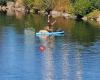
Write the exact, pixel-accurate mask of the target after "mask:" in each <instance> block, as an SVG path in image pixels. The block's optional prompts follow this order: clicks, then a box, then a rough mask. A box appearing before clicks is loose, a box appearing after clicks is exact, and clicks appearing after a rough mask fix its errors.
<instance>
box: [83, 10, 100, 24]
mask: <svg viewBox="0 0 100 80" xmlns="http://www.w3.org/2000/svg"><path fill="white" fill-rule="evenodd" d="M82 19H83V20H84V21H94V22H97V23H98V24H100V10H94V11H92V12H90V13H89V14H87V15H85V16H84V17H83V18H82Z"/></svg>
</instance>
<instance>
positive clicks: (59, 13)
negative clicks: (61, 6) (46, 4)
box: [51, 11, 62, 17]
mask: <svg viewBox="0 0 100 80" xmlns="http://www.w3.org/2000/svg"><path fill="white" fill-rule="evenodd" d="M61 14H62V13H61V12H59V11H51V15H52V16H53V17H58V16H61Z"/></svg>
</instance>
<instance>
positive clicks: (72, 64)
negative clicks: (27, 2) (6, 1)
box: [0, 15, 100, 80]
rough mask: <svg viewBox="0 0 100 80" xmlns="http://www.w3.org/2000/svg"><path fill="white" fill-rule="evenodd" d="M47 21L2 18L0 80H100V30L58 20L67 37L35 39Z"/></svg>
mask: <svg viewBox="0 0 100 80" xmlns="http://www.w3.org/2000/svg"><path fill="white" fill-rule="evenodd" d="M46 19H47V18H46V17H45V16H39V15H27V16H25V15H24V16H23V17H22V18H19V19H17V18H16V17H14V16H6V15H0V80H33V79H34V80H99V79H100V76H99V73H100V70H99V68H100V58H99V57H100V54H99V53H100V34H99V32H100V29H99V28H97V27H95V26H93V25H90V24H88V23H85V22H76V21H73V20H65V19H63V18H56V21H57V22H56V24H55V25H54V27H55V28H56V27H57V26H58V27H62V28H63V29H64V30H65V35H64V36H48V35H42V36H36V35H35V32H37V31H38V30H40V29H42V28H43V27H44V26H45V25H46V21H47V20H46ZM60 22H61V23H62V24H61V23H60Z"/></svg>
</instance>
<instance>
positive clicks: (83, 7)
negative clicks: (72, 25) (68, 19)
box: [74, 0, 92, 15]
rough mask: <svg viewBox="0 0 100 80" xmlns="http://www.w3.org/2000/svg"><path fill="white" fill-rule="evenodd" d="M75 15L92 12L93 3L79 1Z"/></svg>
mask: <svg viewBox="0 0 100 80" xmlns="http://www.w3.org/2000/svg"><path fill="white" fill-rule="evenodd" d="M74 5H75V6H74V7H75V14H77V15H78V14H79V15H85V14H87V13H88V12H90V10H91V6H92V4H91V2H90V1H89V0H77V1H76V2H75V4H74Z"/></svg>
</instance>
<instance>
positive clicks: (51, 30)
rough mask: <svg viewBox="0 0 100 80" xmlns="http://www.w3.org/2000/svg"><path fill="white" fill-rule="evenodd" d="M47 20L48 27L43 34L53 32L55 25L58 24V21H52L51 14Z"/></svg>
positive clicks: (42, 31)
mask: <svg viewBox="0 0 100 80" xmlns="http://www.w3.org/2000/svg"><path fill="white" fill-rule="evenodd" d="M47 17H48V20H47V24H48V25H47V26H45V27H44V29H43V30H40V31H39V32H41V33H47V32H53V27H52V26H53V25H54V24H55V23H56V20H52V16H51V15H50V14H49V15H48V16H47Z"/></svg>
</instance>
